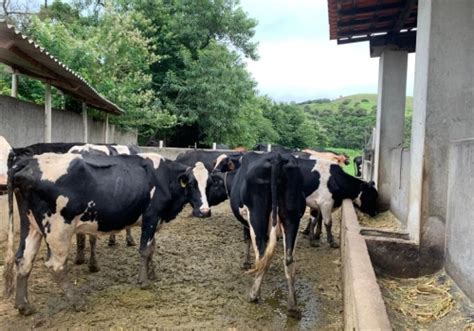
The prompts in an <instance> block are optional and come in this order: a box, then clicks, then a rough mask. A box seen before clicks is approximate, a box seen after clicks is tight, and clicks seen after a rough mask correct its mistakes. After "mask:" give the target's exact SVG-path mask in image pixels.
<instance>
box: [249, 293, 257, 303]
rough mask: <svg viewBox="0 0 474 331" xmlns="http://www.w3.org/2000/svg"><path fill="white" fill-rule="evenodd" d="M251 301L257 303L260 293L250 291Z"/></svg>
mask: <svg viewBox="0 0 474 331" xmlns="http://www.w3.org/2000/svg"><path fill="white" fill-rule="evenodd" d="M249 302H253V303H257V302H258V294H257V295H255V294H253V293H250V295H249Z"/></svg>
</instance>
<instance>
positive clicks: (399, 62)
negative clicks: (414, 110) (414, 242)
mask: <svg viewBox="0 0 474 331" xmlns="http://www.w3.org/2000/svg"><path fill="white" fill-rule="evenodd" d="M407 63H408V52H407V51H397V50H390V49H386V50H384V51H383V52H382V54H381V56H380V62H379V85H378V101H377V122H376V123H377V124H376V128H375V129H376V133H375V158H374V177H373V178H374V181H375V182H376V183H377V188H378V191H379V201H380V208H381V209H382V210H387V209H389V208H390V181H391V156H390V153H391V151H392V150H393V149H394V148H397V147H401V146H402V145H403V129H404V123H405V99H406V83H407Z"/></svg>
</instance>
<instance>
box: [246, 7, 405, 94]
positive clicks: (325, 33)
mask: <svg viewBox="0 0 474 331" xmlns="http://www.w3.org/2000/svg"><path fill="white" fill-rule="evenodd" d="M241 3H242V6H243V8H244V10H246V11H247V12H248V13H249V16H250V17H254V18H256V19H257V20H258V21H259V26H258V27H257V29H256V36H255V38H254V39H255V41H258V42H259V50H258V52H259V55H260V59H259V60H258V61H248V62H247V66H248V69H249V71H250V72H251V73H252V75H253V77H254V78H255V80H256V81H257V82H258V89H259V90H260V93H262V94H267V95H269V96H270V97H272V98H274V99H275V100H278V101H303V100H308V99H314V98H323V97H329V98H336V97H339V96H340V95H349V94H353V93H377V81H378V66H379V61H378V58H370V55H369V44H368V42H361V43H353V44H348V45H337V43H336V41H334V40H332V41H331V40H329V24H328V16H327V15H328V12H327V2H326V1H323V0H320V1H314V0H292V1H290V0H259V1H254V0H244V1H242V2H241ZM413 67H414V58H413V56H410V57H409V68H408V82H407V83H408V84H407V85H408V86H407V91H408V94H409V95H412V94H413V93H412V92H413Z"/></svg>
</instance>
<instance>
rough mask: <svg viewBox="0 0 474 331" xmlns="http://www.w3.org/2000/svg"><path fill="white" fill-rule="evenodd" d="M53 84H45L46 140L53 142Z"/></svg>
mask: <svg viewBox="0 0 474 331" xmlns="http://www.w3.org/2000/svg"><path fill="white" fill-rule="evenodd" d="M51 122H52V117H51V85H50V84H45V86H44V142H45V143H50V142H51Z"/></svg>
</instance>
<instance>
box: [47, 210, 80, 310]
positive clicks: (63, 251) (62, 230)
mask: <svg viewBox="0 0 474 331" xmlns="http://www.w3.org/2000/svg"><path fill="white" fill-rule="evenodd" d="M49 222H50V224H52V225H51V227H52V229H51V231H50V232H49V233H48V232H47V233H46V242H47V243H48V244H49V247H50V248H51V258H50V260H49V261H48V263H47V266H48V267H50V268H52V273H53V278H54V281H55V282H56V283H57V284H58V285H59V287H60V288H61V289H62V290H63V291H64V294H65V295H66V298H67V299H68V301H69V302H70V304H71V305H72V306H73V307H74V309H75V310H76V311H81V310H84V309H85V301H84V299H82V298H81V297H80V296H79V295H78V294H77V293H76V291H75V289H74V287H73V285H72V284H71V282H70V281H69V280H68V277H67V269H66V262H67V257H68V254H69V247H70V244H71V238H72V236H73V231H74V225H72V224H67V223H65V220H64V219H63V218H62V217H54V216H53V217H52V218H50V220H49ZM53 224H54V225H53Z"/></svg>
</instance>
